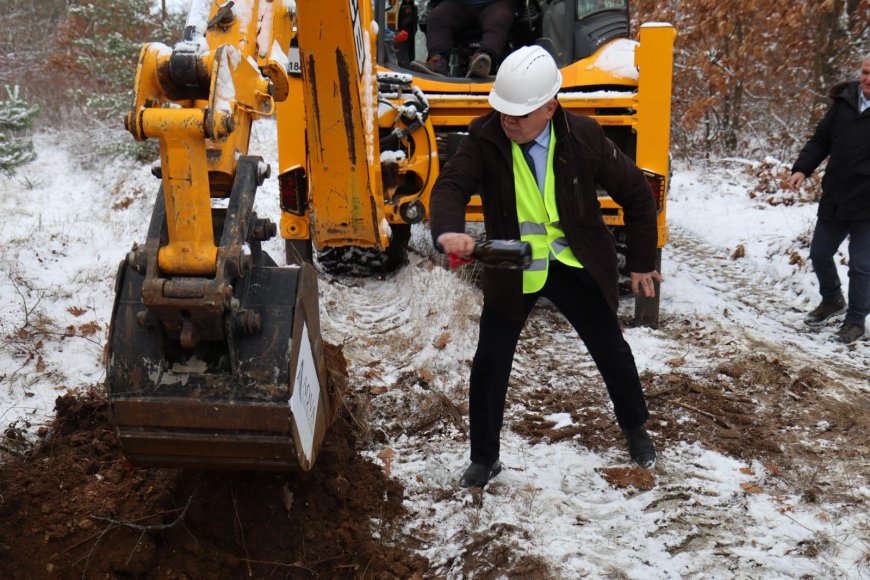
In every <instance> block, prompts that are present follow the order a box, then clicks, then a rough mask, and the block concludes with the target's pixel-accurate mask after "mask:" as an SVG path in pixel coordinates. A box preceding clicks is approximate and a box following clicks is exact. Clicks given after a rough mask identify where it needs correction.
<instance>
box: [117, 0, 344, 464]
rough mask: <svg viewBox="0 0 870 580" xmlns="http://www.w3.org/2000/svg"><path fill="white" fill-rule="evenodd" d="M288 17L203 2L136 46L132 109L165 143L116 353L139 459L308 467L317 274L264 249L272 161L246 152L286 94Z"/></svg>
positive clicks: (126, 291) (264, 1)
mask: <svg viewBox="0 0 870 580" xmlns="http://www.w3.org/2000/svg"><path fill="white" fill-rule="evenodd" d="M294 17H295V4H294V3H293V2H288V1H284V2H280V1H272V0H237V1H235V2H234V1H233V0H230V1H228V2H225V3H223V4H219V3H218V2H212V1H211V0H193V1H192V2H191V4H190V11H189V14H188V19H187V23H186V26H185V29H184V34H183V38H182V40H181V41H180V42H179V43H178V44H176V45H175V46H174V47H172V48H169V47H167V46H165V45H161V44H148V45H146V46H144V47H143V49H142V51H141V54H140V58H139V63H138V69H137V73H136V85H135V89H134V94H133V100H132V106H131V109H130V112H129V113H128V114H127V117H126V119H125V121H126V127H127V129H128V130H129V131H130V132H131V133H132V134H133V136H134V137H135V138H136V139H140V140H142V139H148V138H154V139H157V140H158V141H159V144H160V160H159V162H158V163H156V164H155V165H154V166H153V172H154V174H155V175H156V176H158V177H159V178H160V180H161V187H160V191H159V193H158V195H157V200H156V202H155V205H154V211H153V214H152V219H151V224H150V227H149V230H148V237H147V239H146V241H145V243H144V244H141V245H134V247H133V250H132V251H131V252H130V253H129V254H128V255H127V257H126V259H125V260H124V261H122V263H121V265H120V267H119V270H118V276H117V281H116V297H115V305H114V308H113V312H112V320H111V324H110V338H109V347H108V357H107V383H108V390H109V401H110V408H111V411H112V417H113V420H114V424H115V428H116V430H117V433H118V436H119V440H120V442H121V447H122V450H123V451H124V453H125V455H126V456H127V458H128V459H129V460H130V461H132V462H134V463H137V464H140V465H145V466H170V467H206V468H236V469H251V468H253V469H276V470H288V469H295V468H302V469H309V468H310V467H311V466H312V465H313V463H314V461H315V458H316V456H317V452H318V450H319V447H320V444H321V441H322V439H323V436H324V433H325V431H326V428H327V426H328V424H329V422H330V421H331V413H332V405H331V403H332V402H331V401H330V400H329V397H328V396H327V386H326V370H325V365H324V362H323V361H324V357H323V345H322V342H321V338H320V328H319V311H318V293H317V277H316V272H315V271H314V269H313V267H312V266H311V265H307V264H305V265H301V266H298V267H279V266H277V264H276V263H275V261H274V260H273V259H272V258H271V257H270V256H269V255H268V254H267V253H266V252H264V251H263V250H262V248H261V242H263V241H265V240H267V239H269V238H271V237H272V236H274V235H275V233H276V226H275V224H274V223H272V222H271V221H270V220H268V219H264V218H259V217H258V216H257V214H256V213H255V212H254V199H255V195H256V191H257V187H258V186H259V185H261V184H262V182H263V180H264V179H266V178H267V177H268V176H269V173H270V170H269V167H268V165H267V164H266V163H264V162H263V160H262V159H261V158H259V157H253V156H249V155H248V144H249V139H250V131H251V124H252V122H253V121H254V120H255V119H257V118H259V117H263V116H268V115H271V114H273V112H274V110H275V103H276V102H280V101H282V100H284V99H285V98H286V97H287V95H288V91H289V86H290V83H289V78H288V76H287V73H286V62H287V57H286V51H287V48H288V46H289V44H288V43H289V40H290V35H288V34H286V31H288V30H292V29H293V18H294Z"/></svg>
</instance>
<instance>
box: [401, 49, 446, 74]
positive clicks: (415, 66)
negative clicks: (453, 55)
mask: <svg viewBox="0 0 870 580" xmlns="http://www.w3.org/2000/svg"><path fill="white" fill-rule="evenodd" d="M449 65H450V63H449V62H448V61H447V59H446V58H445V57H444V55H441V54H433V55H431V56H429V58H427V59H426V62H420V61H419V60H415V61H413V62H412V63H411V64H409V65H408V68H409V69H411V70H412V71H414V72H418V73H423V74H426V75H434V76H438V77H446V76H448V72H449Z"/></svg>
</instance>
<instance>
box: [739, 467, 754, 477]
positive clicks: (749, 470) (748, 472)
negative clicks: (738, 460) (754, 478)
mask: <svg viewBox="0 0 870 580" xmlns="http://www.w3.org/2000/svg"><path fill="white" fill-rule="evenodd" d="M740 473H745V474H746V475H755V472H754V471H752V468H751V467H741V468H740Z"/></svg>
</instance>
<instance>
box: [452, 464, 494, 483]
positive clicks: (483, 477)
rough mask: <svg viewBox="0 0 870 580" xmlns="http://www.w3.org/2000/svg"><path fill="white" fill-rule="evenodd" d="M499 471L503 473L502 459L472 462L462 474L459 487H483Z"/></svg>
mask: <svg viewBox="0 0 870 580" xmlns="http://www.w3.org/2000/svg"><path fill="white" fill-rule="evenodd" d="M499 473H501V461H499V460H498V459H496V460H495V463H474V462H472V464H471V465H469V466H468V469H466V470H465V473H463V474H462V478H461V479H460V480H459V487H483V486H484V485H486V483H487V482H488V481H489V480H490V479H492V478H493V477H495V476H496V475H498V474H499Z"/></svg>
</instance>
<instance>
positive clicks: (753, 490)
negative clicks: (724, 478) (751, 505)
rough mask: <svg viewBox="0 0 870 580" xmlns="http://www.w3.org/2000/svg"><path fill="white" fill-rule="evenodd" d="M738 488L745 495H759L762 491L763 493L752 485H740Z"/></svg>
mask: <svg viewBox="0 0 870 580" xmlns="http://www.w3.org/2000/svg"><path fill="white" fill-rule="evenodd" d="M740 487H741V488H743V491H745V492H746V493H761V492H762V491H764V490H763V489H761V488H760V487H759V486H757V485H755V484H754V483H741V484H740Z"/></svg>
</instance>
